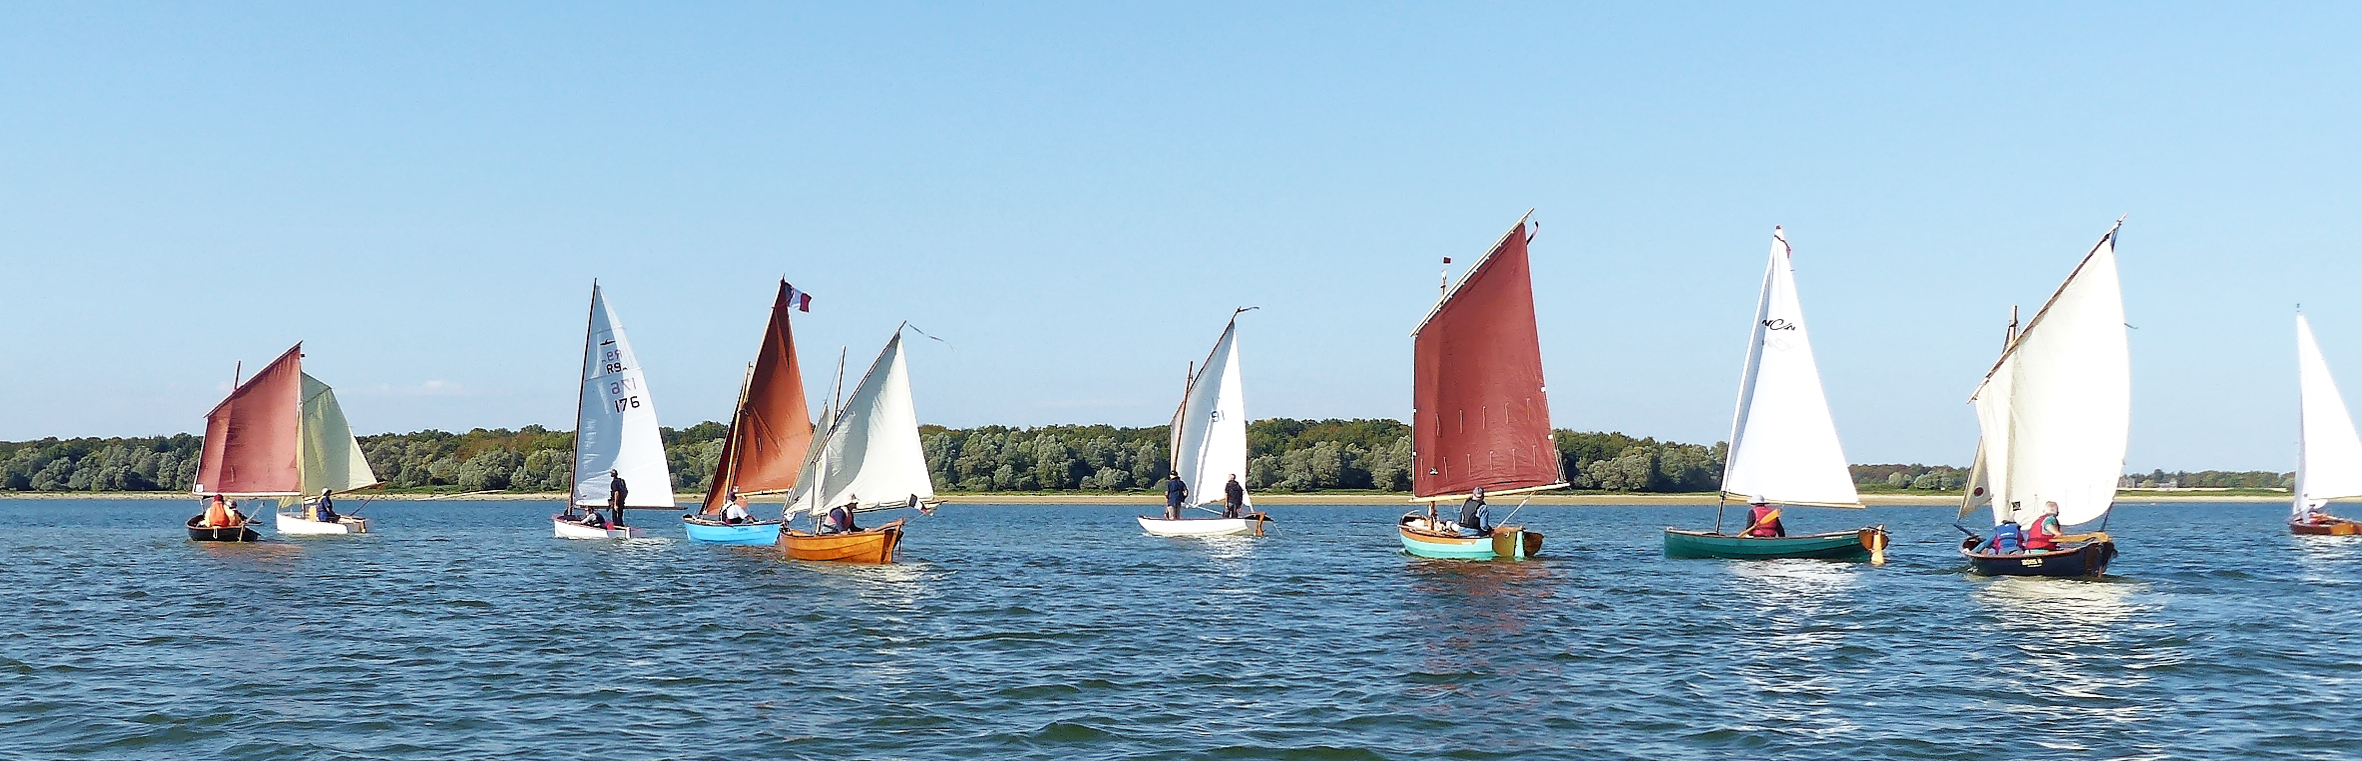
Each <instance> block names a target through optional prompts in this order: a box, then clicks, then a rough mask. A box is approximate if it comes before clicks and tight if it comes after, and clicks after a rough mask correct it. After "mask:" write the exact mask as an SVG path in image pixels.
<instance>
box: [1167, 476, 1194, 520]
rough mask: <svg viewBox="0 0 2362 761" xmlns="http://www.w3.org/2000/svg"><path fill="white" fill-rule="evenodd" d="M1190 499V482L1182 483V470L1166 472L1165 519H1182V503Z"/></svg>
mask: <svg viewBox="0 0 2362 761" xmlns="http://www.w3.org/2000/svg"><path fill="white" fill-rule="evenodd" d="M1188 499H1189V484H1186V483H1182V481H1181V471H1178V470H1176V471H1172V472H1170V473H1166V474H1165V520H1168V521H1177V520H1181V503H1182V502H1183V501H1186V500H1188Z"/></svg>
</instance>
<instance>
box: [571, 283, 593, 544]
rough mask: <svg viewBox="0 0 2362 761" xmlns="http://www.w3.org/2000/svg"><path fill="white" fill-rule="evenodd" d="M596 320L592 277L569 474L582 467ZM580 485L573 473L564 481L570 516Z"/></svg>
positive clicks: (576, 390) (584, 318)
mask: <svg viewBox="0 0 2362 761" xmlns="http://www.w3.org/2000/svg"><path fill="white" fill-rule="evenodd" d="M598 319H599V279H598V278H595V277H594V278H591V298H590V308H589V309H587V310H585V312H584V314H583V316H582V372H583V375H582V376H581V377H579V378H576V379H575V382H574V459H573V460H572V461H570V462H568V463H567V467H566V470H567V471H568V472H570V473H572V472H573V471H574V470H576V469H577V468H579V467H580V466H581V465H582V399H583V386H584V385H586V383H585V382H586V381H589V380H590V375H589V373H590V361H591V352H592V351H593V350H594V349H595V347H594V346H592V344H591V339H593V338H596V337H597V334H595V333H592V332H591V326H593V325H595V324H597V322H598ZM581 484H582V474H581V473H573V477H572V478H568V479H566V509H567V510H568V511H569V512H568V514H569V515H571V514H572V512H571V511H572V510H573V509H574V506H575V504H576V503H578V502H580V501H581V500H580V499H578V497H579V496H580V495H579V494H578V493H577V492H579V491H580V490H581Z"/></svg>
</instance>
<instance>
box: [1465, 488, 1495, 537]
mask: <svg viewBox="0 0 2362 761" xmlns="http://www.w3.org/2000/svg"><path fill="white" fill-rule="evenodd" d="M1491 512H1492V511H1490V510H1487V509H1485V504H1484V487H1482V486H1479V487H1476V489H1475V490H1473V491H1470V492H1469V493H1468V501H1466V502H1462V503H1460V524H1459V525H1460V535H1461V536H1484V535H1485V534H1486V533H1487V532H1489V531H1491V529H1490V528H1488V527H1486V526H1485V525H1484V523H1485V518H1486V517H1487V516H1489V515H1490V514H1491Z"/></svg>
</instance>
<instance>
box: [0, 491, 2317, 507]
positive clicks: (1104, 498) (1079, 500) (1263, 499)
mask: <svg viewBox="0 0 2362 761" xmlns="http://www.w3.org/2000/svg"><path fill="white" fill-rule="evenodd" d="M942 497H943V501H944V502H945V503H948V504H954V505H1161V504H1164V498H1163V497H1161V496H1158V495H1155V494H1088V493H1080V494H1009V493H997V492H996V493H984V494H945V495H942ZM565 498H566V495H565V494H563V493H558V492H548V493H537V494H510V493H506V492H493V493H470V494H352V495H344V496H339V497H338V500H339V501H340V502H351V503H354V504H358V503H359V502H361V501H363V500H373V501H385V502H408V501H440V502H474V501H484V502H495V501H497V502H535V501H549V502H563V501H565ZM704 498H705V495H704V494H678V495H674V501H675V502H678V503H680V504H682V505H683V506H687V505H694V504H697V502H698V501H699V500H702V499H704ZM11 499H186V500H192V501H194V500H195V499H196V498H195V497H193V496H191V495H188V494H183V493H180V492H153V491H137V492H87V491H76V492H0V501H4V500H11ZM2288 499H2289V498H2288V495H2286V494H2278V495H2273V494H2220V493H2212V492H2188V491H2175V492H2154V491H2140V490H2126V491H2124V492H2121V493H2119V494H2118V495H2117V497H2116V502H2117V503H2118V504H2140V503H2145V502H2286V501H2288ZM1255 503H1256V504H1259V505H1405V506H1408V505H1410V504H1411V502H1410V497H1409V495H1404V494H1368V493H1362V494H1257V495H1255ZM1862 503H1863V504H1866V505H1878V506H1896V505H1930V506H1933V505H1954V506H1957V505H1959V504H1960V497H1959V495H1954V494H1864V495H1862ZM1495 504H1516V502H1515V501H1514V499H1504V500H1500V501H1498V502H1496V503H1495ZM1531 504H1536V505H1600V506H1604V505H1711V504H1714V494H1713V493H1711V492H1709V493H1703V494H1545V495H1540V496H1536V497H1534V498H1533V500H1532V502H1531Z"/></svg>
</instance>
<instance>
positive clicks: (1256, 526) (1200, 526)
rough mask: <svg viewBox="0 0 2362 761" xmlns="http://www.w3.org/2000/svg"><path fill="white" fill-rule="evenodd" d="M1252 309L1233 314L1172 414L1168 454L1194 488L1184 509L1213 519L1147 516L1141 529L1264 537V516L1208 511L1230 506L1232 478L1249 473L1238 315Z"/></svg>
mask: <svg viewBox="0 0 2362 761" xmlns="http://www.w3.org/2000/svg"><path fill="white" fill-rule="evenodd" d="M1253 308H1254V307H1240V308H1239V309H1238V310H1237V311H1233V312H1231V313H1230V324H1228V325H1225V326H1223V328H1222V337H1221V338H1220V339H1218V340H1216V341H1214V350H1213V352H1211V353H1209V354H1207V355H1206V364H1205V366H1203V367H1200V368H1197V369H1196V372H1194V373H1191V374H1190V377H1189V384H1188V386H1187V387H1186V388H1184V389H1183V390H1182V392H1181V406H1180V407H1179V408H1178V409H1175V410H1174V411H1173V424H1172V441H1171V442H1170V445H1171V449H1170V450H1169V451H1171V452H1172V453H1173V472H1175V473H1178V474H1180V475H1181V483H1183V484H1187V485H1188V487H1189V490H1190V494H1189V499H1188V501H1187V502H1186V503H1185V504H1183V508H1184V509H1197V510H1205V511H1206V512H1209V513H1213V515H1212V516H1206V517H1190V516H1189V515H1188V514H1186V513H1184V514H1183V515H1182V516H1181V518H1180V519H1178V520H1167V519H1165V518H1162V517H1153V518H1152V517H1149V516H1145V515H1143V516H1140V529H1141V530H1142V531H1146V532H1148V533H1151V534H1155V535H1157V536H1228V535H1233V534H1254V535H1255V536H1262V535H1263V524H1264V523H1266V522H1269V521H1270V520H1271V519H1270V518H1268V517H1265V516H1264V515H1263V513H1260V512H1247V513H1243V514H1242V515H1240V516H1239V517H1237V518H1229V517H1223V515H1222V513H1221V512H1220V511H1217V510H1214V509H1211V508H1207V507H1205V506H1206V505H1219V504H1226V500H1225V499H1224V495H1223V488H1224V486H1226V485H1227V484H1228V483H1229V481H1230V479H1231V478H1232V477H1240V478H1243V477H1245V476H1246V474H1247V409H1246V407H1247V403H1246V390H1245V383H1244V382H1243V381H1242V380H1241V379H1240V377H1239V371H1238V316H1239V315H1240V314H1243V313H1245V312H1246V311H1247V310H1249V309H1253ZM1245 503H1246V506H1248V507H1252V506H1253V505H1254V496H1253V495H1247V497H1246V499H1245Z"/></svg>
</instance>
